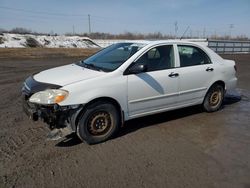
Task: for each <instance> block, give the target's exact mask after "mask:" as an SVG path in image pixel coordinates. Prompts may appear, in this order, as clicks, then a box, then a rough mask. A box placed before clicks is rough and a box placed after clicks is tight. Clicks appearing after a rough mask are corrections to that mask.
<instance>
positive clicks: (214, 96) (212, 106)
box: [203, 84, 224, 112]
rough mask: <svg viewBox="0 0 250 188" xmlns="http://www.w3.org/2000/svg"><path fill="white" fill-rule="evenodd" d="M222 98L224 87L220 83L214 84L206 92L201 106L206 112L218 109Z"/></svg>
mask: <svg viewBox="0 0 250 188" xmlns="http://www.w3.org/2000/svg"><path fill="white" fill-rule="evenodd" d="M223 99H224V88H223V86H222V85H219V84H215V85H213V86H212V87H211V88H210V89H209V90H208V92H207V94H206V96H205V98H204V101H203V108H204V110H205V111H207V112H215V111H217V110H219V109H220V107H221V105H222V102H223Z"/></svg>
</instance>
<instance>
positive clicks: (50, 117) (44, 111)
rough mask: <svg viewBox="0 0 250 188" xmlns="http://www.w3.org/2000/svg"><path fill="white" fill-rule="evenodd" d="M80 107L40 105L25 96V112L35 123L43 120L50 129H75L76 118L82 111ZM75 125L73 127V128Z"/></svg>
mask: <svg viewBox="0 0 250 188" xmlns="http://www.w3.org/2000/svg"><path fill="white" fill-rule="evenodd" d="M80 109H81V106H80V105H72V106H59V105H58V104H53V105H40V104H33V103H30V102H29V100H28V98H27V96H25V95H24V96H23V110H24V112H25V113H26V114H27V115H28V117H29V118H30V119H32V120H33V121H37V120H39V119H40V120H42V121H43V122H45V123H47V124H48V125H49V128H50V129H55V128H57V129H59V128H65V127H71V128H72V130H74V129H75V120H76V119H75V116H76V114H78V112H79V111H80ZM72 125H73V126H72Z"/></svg>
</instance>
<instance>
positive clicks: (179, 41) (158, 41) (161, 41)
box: [124, 39, 204, 46]
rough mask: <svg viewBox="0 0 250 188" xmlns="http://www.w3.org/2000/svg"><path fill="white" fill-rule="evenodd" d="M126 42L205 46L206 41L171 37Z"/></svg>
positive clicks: (128, 41)
mask: <svg viewBox="0 0 250 188" xmlns="http://www.w3.org/2000/svg"><path fill="white" fill-rule="evenodd" d="M124 42H125V43H131V42H132V43H139V44H145V45H150V46H151V45H152V46H153V45H157V44H194V45H199V46H203V45H202V42H204V41H190V40H189V39H174V40H173V39H169V40H127V41H124Z"/></svg>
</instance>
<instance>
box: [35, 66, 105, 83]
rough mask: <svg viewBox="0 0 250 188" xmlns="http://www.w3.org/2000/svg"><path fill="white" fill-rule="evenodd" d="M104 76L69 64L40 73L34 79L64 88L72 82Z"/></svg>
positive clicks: (102, 73) (101, 73)
mask: <svg viewBox="0 0 250 188" xmlns="http://www.w3.org/2000/svg"><path fill="white" fill-rule="evenodd" d="M104 74H106V73H105V72H99V71H96V70H91V69H87V68H84V67H81V66H79V65H76V64H70V65H65V66H61V67H56V68H52V69H48V70H45V71H42V72H40V73H38V74H35V75H34V79H35V80H36V81H38V82H43V83H50V84H56V85H60V86H65V85H68V84H72V83H74V82H78V81H82V80H88V79H91V78H96V77H99V76H102V75H104Z"/></svg>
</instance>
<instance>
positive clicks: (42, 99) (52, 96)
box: [29, 89, 69, 104]
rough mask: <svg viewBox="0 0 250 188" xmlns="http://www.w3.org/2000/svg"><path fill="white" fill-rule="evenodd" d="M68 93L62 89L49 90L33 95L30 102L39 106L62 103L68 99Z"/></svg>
mask: <svg viewBox="0 0 250 188" xmlns="http://www.w3.org/2000/svg"><path fill="white" fill-rule="evenodd" d="M68 93H69V92H68V91H65V90H61V89H47V90H45V91H40V92H37V93H35V94H33V95H32V96H31V97H30V99H29V101H30V102H32V103H37V104H55V103H60V102H62V101H63V100H65V99H66V98H67V96H68Z"/></svg>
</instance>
